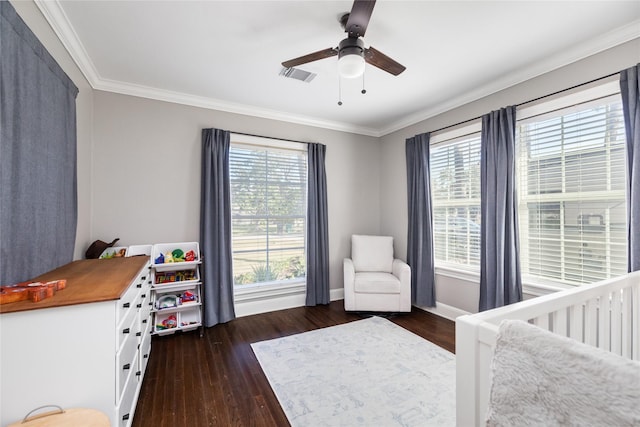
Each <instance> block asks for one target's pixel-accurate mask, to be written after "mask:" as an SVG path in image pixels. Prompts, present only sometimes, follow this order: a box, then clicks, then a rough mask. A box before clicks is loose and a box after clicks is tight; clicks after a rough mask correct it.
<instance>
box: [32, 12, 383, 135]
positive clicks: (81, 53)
mask: <svg viewBox="0 0 640 427" xmlns="http://www.w3.org/2000/svg"><path fill="white" fill-rule="evenodd" d="M34 1H35V3H36V5H37V6H38V8H39V9H40V12H41V13H42V14H43V15H44V17H45V19H46V20H47V22H49V25H51V28H52V29H53V31H54V32H55V34H56V36H58V38H59V39H60V41H61V42H62V44H63V45H64V47H65V49H67V51H68V52H69V54H70V55H71V58H72V59H73V60H74V61H75V63H76V64H77V65H78V68H80V71H81V72H82V74H84V76H85V78H86V79H87V81H88V82H89V84H90V85H91V87H92V88H93V89H95V90H102V91H106V92H114V93H119V94H123V95H131V96H137V97H141V98H148V99H154V100H158V101H166V102H172V103H176V104H183V105H188V106H192V107H200V108H207V109H212V110H218V111H224V112H228V113H235V114H243V115H249V116H253V117H259V118H264V119H271V120H279V121H284V122H289V123H295V124H301V125H306V126H314V127H320V128H324V129H331V130H337V131H340V132H349V133H356V134H360V135H367V136H373V137H379V136H380V132H379V131H378V130H377V129H372V128H367V127H361V126H355V125H353V124H349V123H344V122H334V121H329V120H320V119H316V118H313V117H308V116H303V115H295V114H290V113H285V112H282V111H276V110H270V109H266V108H259V107H255V106H251V105H243V104H236V103H231V102H227V101H222V100H218V99H213V98H207V97H203V96H196V95H190V94H186V93H181V92H174V91H169V90H164V89H158V88H153V87H149V86H142V85H136V84H131V83H125V82H119V81H114V80H108V79H104V78H102V77H101V76H100V74H99V73H98V71H97V69H96V67H95V65H94V64H93V61H91V58H90V57H89V55H88V54H87V51H86V50H85V48H84V46H83V44H82V42H81V41H80V38H79V37H78V34H77V33H76V32H75V30H74V29H73V26H72V25H71V22H70V21H69V18H68V17H67V15H66V13H65V12H64V9H63V8H62V6H61V5H60V2H59V1H58V0H34Z"/></svg>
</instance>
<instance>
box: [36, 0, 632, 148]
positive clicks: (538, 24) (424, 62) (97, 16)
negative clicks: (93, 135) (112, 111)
mask: <svg viewBox="0 0 640 427" xmlns="http://www.w3.org/2000/svg"><path fill="white" fill-rule="evenodd" d="M37 4H38V6H39V7H40V9H41V10H42V12H43V14H44V15H45V17H46V18H47V20H48V21H49V22H50V24H51V26H52V27H53V28H54V30H55V31H56V33H57V34H58V36H59V37H60V38H61V40H62V41H63V43H64V44H65V46H66V47H67V49H68V50H69V52H70V53H71V55H72V56H73V58H74V59H75V60H76V62H77V63H78V65H79V66H80V68H81V69H82V71H83V73H84V74H85V76H86V77H87V79H88V80H89V82H90V84H91V85H92V86H93V87H94V88H95V89H100V90H107V91H113V92H118V93H126V94H132V95H139V96H144V97H149V98H153V99H162V100H167V101H173V102H179V103H184V104H189V105H196V106H202V107H208V108H215V109H218V110H223V111H230V112H237V113H246V114H251V115H254V116H259V117H267V118H273V119H279V120H286V121H290V122H296V123H304V124H310V125H314V126H321V127H326V128H330V129H338V130H345V131H351V132H357V133H362V134H365V135H373V136H381V135H384V134H387V133H389V132H392V131H394V130H397V129H400V128H402V127H405V126H408V125H410V124H413V123H416V122H418V121H420V120H423V119H425V118H427V117H430V116H433V115H435V114H438V113H440V112H443V111H446V110H448V109H450V108H453V107H456V106H458V105H462V104H464V103H466V102H470V101H472V100H475V99H478V98H480V97H482V96H486V95H488V94H490V93H493V92H496V91H498V90H501V89H504V88H506V87H509V86H511V85H513V84H516V83H519V82H521V81H523V80H526V79H529V78H532V77H534V76H537V75H540V74H542V73H545V72H547V71H550V70H553V69H555V68H558V67H560V66H563V65H565V64H568V63H570V62H573V61H576V60H578V59H581V58H584V57H586V56H588V55H591V54H594V53H597V52H599V51H602V50H604V49H607V48H610V47H612V46H615V45H618V44H620V43H623V42H625V41H628V40H631V39H634V38H637V37H640V2H639V1H577V2H571V1H481V0H476V1H393V0H387V1H385V0H379V1H378V2H377V3H376V5H375V8H374V11H373V15H372V17H371V21H370V22H369V26H368V28H367V32H366V35H365V37H364V41H365V45H366V46H367V47H368V46H373V47H375V48H376V49H378V50H380V51H382V52H383V53H385V54H386V55H388V56H390V57H392V58H393V59H395V60H396V61H398V62H400V63H401V64H403V65H404V66H406V67H407V70H406V71H405V72H404V73H402V74H400V75H399V76H397V77H395V76H392V75H391V74H388V73H386V72H384V71H381V70H379V69H377V68H374V67H372V66H369V65H367V69H366V72H365V87H366V89H367V93H366V95H362V94H360V90H361V89H362V80H361V79H354V80H345V79H343V80H342V101H343V105H342V106H338V105H337V101H338V80H339V79H338V76H337V57H333V58H328V59H323V60H321V61H316V62H313V63H309V64H306V65H301V66H299V67H298V68H301V69H303V70H306V71H310V72H314V73H317V77H316V78H315V79H314V80H313V81H312V82H311V83H304V82H300V81H297V80H292V79H287V78H284V77H281V76H279V74H278V73H279V71H280V69H281V66H280V63H281V62H282V61H284V60H288V59H292V58H295V57H298V56H301V55H304V54H307V53H311V52H314V51H317V50H321V49H326V48H329V47H336V46H337V44H338V42H339V41H340V40H341V39H342V38H344V36H345V34H344V32H343V30H342V28H341V27H340V25H339V23H338V17H339V16H340V15H342V14H343V13H345V12H348V11H349V10H351V6H352V2H351V1H239V0H235V1H172V0H164V1H68V0H55V1H38V2H37Z"/></svg>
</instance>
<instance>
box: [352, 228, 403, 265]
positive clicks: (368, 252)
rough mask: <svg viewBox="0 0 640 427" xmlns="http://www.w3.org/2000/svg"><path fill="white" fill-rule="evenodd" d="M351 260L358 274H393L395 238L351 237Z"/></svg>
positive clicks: (355, 235)
mask: <svg viewBox="0 0 640 427" xmlns="http://www.w3.org/2000/svg"><path fill="white" fill-rule="evenodd" d="M351 259H353V265H354V267H355V270H356V272H360V271H381V272H385V273H391V270H392V265H393V237H391V236H362V235H357V234H354V235H353V236H351Z"/></svg>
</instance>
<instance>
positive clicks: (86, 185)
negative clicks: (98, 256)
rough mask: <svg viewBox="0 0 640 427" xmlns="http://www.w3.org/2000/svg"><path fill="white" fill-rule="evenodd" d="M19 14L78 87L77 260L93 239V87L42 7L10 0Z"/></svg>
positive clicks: (82, 255) (75, 253)
mask: <svg viewBox="0 0 640 427" xmlns="http://www.w3.org/2000/svg"><path fill="white" fill-rule="evenodd" d="M11 5H12V6H13V7H14V8H15V10H16V12H18V15H20V17H21V18H22V20H23V21H24V22H25V23H26V24H27V25H28V26H29V28H30V29H31V31H33V32H34V34H35V35H36V37H38V39H39V40H40V42H41V43H42V44H43V45H44V46H45V47H46V48H47V51H49V53H50V54H51V55H52V56H53V57H54V58H55V60H56V61H57V62H58V64H59V65H60V67H62V69H63V70H64V71H65V72H66V73H67V75H68V76H69V78H71V80H73V82H74V83H75V85H76V86H77V87H78V89H79V92H78V97H77V98H76V121H77V144H78V151H77V155H78V159H77V165H78V226H77V231H76V246H75V251H74V259H78V258H83V257H84V251H85V250H86V248H87V242H88V241H89V239H90V226H91V225H90V221H91V200H90V198H91V161H92V156H91V148H92V140H91V137H92V131H93V89H92V88H91V86H89V83H88V82H87V80H86V79H85V78H84V75H83V74H82V72H81V71H80V69H79V68H78V67H77V66H76V64H75V62H74V61H73V59H71V56H70V55H69V53H68V52H67V50H66V49H65V48H64V46H63V45H62V43H61V42H60V40H59V39H58V37H57V36H56V35H55V33H54V32H53V30H52V29H51V27H50V26H49V24H48V23H47V21H46V20H45V19H44V17H43V16H42V14H41V13H40V10H39V9H38V7H37V6H36V5H35V3H33V2H31V1H15V0H12V1H11Z"/></svg>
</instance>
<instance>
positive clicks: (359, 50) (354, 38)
mask: <svg viewBox="0 0 640 427" xmlns="http://www.w3.org/2000/svg"><path fill="white" fill-rule="evenodd" d="M375 4H376V2H375V0H355V1H354V2H353V7H352V8H351V12H350V13H346V14H344V15H343V16H342V18H341V19H340V24H341V25H342V27H343V28H344V31H345V32H346V33H347V34H348V36H347V38H346V39H344V40H342V41H341V42H340V44H339V45H338V47H337V48H335V47H331V48H329V49H324V50H319V51H317V52H313V53H310V54H308V55H303V56H300V57H298V58H294V59H290V60H288V61H284V62H283V63H282V66H283V67H285V68H292V67H295V66H296V65H301V64H306V63H308V62H313V61H317V60H319V59H325V58H329V57H332V56H336V55H338V70H339V72H340V75H341V76H342V77H346V78H354V77H358V76H361V75H362V73H363V72H364V67H365V62H367V63H369V64H371V65H373V66H374V67H378V68H380V69H381V70H384V71H386V72H388V73H391V74H393V75H394V76H397V75H398V74H400V73H402V72H403V71H404V70H405V69H406V67H404V66H403V65H401V64H399V63H398V62H396V61H394V60H393V59H391V58H389V57H388V56H387V55H385V54H384V53H382V52H380V51H379V50H376V49H374V48H373V47H371V46H369V47H368V48H365V47H364V42H363V40H362V37H364V33H365V31H366V30H367V25H368V24H369V19H370V18H371V14H372V13H373V7H374V6H375Z"/></svg>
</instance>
